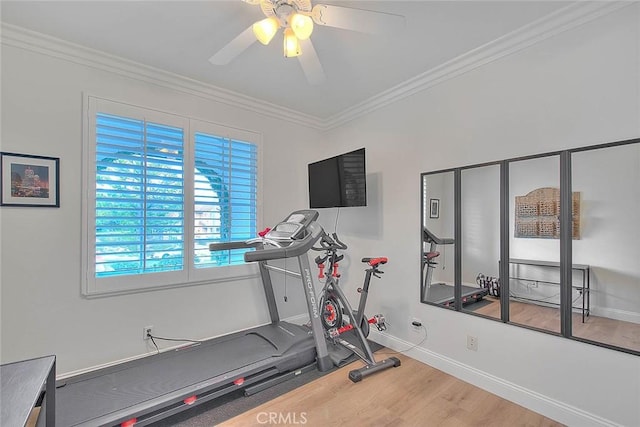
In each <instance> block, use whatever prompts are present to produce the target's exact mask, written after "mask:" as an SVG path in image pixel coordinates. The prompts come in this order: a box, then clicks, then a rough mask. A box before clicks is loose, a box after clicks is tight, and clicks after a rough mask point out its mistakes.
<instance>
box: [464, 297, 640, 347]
mask: <svg viewBox="0 0 640 427" xmlns="http://www.w3.org/2000/svg"><path fill="white" fill-rule="evenodd" d="M485 298H486V299H487V301H492V303H491V304H487V305H485V306H484V307H480V308H478V309H477V310H473V311H474V312H475V313H479V314H484V315H485V316H490V317H494V318H498V319H499V318H500V302H499V300H498V299H497V298H493V297H485ZM466 308H468V309H473V306H472V305H471V306H468V307H466ZM509 319H510V321H511V322H513V323H519V324H521V325H527V326H532V327H535V328H540V329H545V330H547V331H552V332H558V333H560V310H559V309H558V308H554V307H545V306H541V305H537V304H528V303H523V302H518V301H513V300H512V301H511V302H510V303H509ZM572 323H573V336H575V337H580V338H585V339H589V340H593V341H597V342H601V343H604V344H609V345H615V346H617V347H624V348H628V349H631V350H635V351H640V325H639V324H636V323H631V322H623V321H621V320H613V319H608V318H606V317H598V316H593V315H591V316H589V317H586V318H585V323H582V314H581V313H574V314H573V321H572Z"/></svg>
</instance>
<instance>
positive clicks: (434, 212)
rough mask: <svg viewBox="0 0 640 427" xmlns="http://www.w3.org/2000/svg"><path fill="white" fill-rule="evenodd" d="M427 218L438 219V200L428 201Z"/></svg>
mask: <svg viewBox="0 0 640 427" xmlns="http://www.w3.org/2000/svg"><path fill="white" fill-rule="evenodd" d="M429 218H440V199H429Z"/></svg>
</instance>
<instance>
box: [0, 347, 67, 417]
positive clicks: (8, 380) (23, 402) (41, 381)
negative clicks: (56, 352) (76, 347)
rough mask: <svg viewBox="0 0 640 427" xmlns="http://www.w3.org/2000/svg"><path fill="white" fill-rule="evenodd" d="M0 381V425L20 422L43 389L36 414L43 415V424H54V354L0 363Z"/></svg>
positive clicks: (29, 411)
mask: <svg viewBox="0 0 640 427" xmlns="http://www.w3.org/2000/svg"><path fill="white" fill-rule="evenodd" d="M0 385H1V387H0V398H1V401H2V405H1V406H0V425H2V426H24V425H25V424H26V423H27V420H28V418H29V415H30V414H31V411H32V410H33V408H34V406H35V405H36V403H37V402H38V400H39V399H40V394H41V393H42V391H43V390H44V391H45V394H44V400H43V402H42V410H41V413H40V417H44V420H45V424H46V425H47V427H49V426H53V425H55V416H56V415H55V414H56V412H55V408H56V399H55V395H56V357H55V356H46V357H40V358H38V359H31V360H24V361H21V362H14V363H7V364H6V365H1V366H0ZM38 425H40V423H38Z"/></svg>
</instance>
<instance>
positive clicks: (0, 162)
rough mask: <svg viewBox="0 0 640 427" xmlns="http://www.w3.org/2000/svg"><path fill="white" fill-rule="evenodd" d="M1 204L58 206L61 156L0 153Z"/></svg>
mask: <svg viewBox="0 0 640 427" xmlns="http://www.w3.org/2000/svg"><path fill="white" fill-rule="evenodd" d="M0 206H34V207H50V208H58V207H60V159H59V158H57V157H45V156H35V155H30V154H18V153H7V152H0Z"/></svg>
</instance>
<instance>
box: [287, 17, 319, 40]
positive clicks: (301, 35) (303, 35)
mask: <svg viewBox="0 0 640 427" xmlns="http://www.w3.org/2000/svg"><path fill="white" fill-rule="evenodd" d="M289 25H291V29H292V30H293V32H294V33H295V35H296V37H297V38H298V40H306V39H308V38H309V37H311V33H312V32H313V20H312V19H311V18H310V17H308V16H307V15H303V14H301V13H294V14H293V15H291V19H290V21H289Z"/></svg>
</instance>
